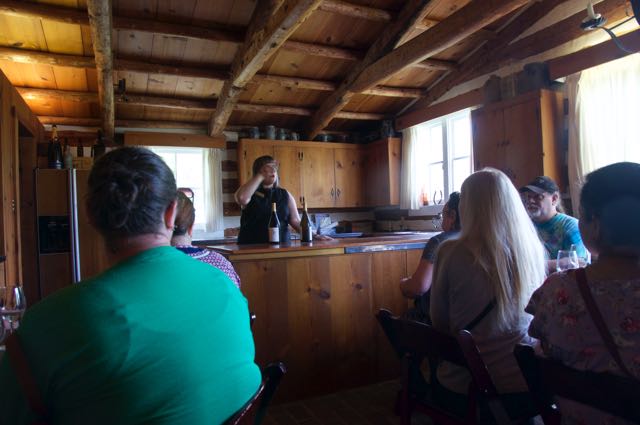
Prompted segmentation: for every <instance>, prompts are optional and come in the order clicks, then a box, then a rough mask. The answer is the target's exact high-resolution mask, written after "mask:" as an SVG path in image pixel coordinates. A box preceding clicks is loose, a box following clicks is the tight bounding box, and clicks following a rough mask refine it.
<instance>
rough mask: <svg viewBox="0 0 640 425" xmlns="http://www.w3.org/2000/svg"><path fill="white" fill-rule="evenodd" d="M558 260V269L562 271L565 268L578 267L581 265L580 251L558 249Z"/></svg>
mask: <svg viewBox="0 0 640 425" xmlns="http://www.w3.org/2000/svg"><path fill="white" fill-rule="evenodd" d="M557 260H558V261H557V262H556V270H557V271H559V272H561V271H564V270H571V269H577V268H578V267H579V263H578V253H577V252H576V251H575V250H573V249H571V250H564V249H561V250H560V251H558V258H557Z"/></svg>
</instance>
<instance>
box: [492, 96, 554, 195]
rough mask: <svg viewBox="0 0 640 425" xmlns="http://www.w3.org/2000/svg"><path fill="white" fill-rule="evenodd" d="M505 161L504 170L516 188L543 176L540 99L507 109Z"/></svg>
mask: <svg viewBox="0 0 640 425" xmlns="http://www.w3.org/2000/svg"><path fill="white" fill-rule="evenodd" d="M504 128H505V141H504V158H505V160H504V161H505V164H504V168H502V171H504V172H505V174H506V175H507V176H509V178H510V179H511V181H512V182H513V184H514V185H515V186H516V187H521V186H523V185H525V184H527V182H529V181H531V179H533V178H534V177H536V176H539V175H542V174H544V170H543V167H542V134H541V131H540V102H539V100H538V98H535V99H531V100H529V101H527V102H523V103H518V104H515V105H513V106H511V107H508V108H505V109H504Z"/></svg>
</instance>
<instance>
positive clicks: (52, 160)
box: [47, 125, 62, 170]
mask: <svg viewBox="0 0 640 425" xmlns="http://www.w3.org/2000/svg"><path fill="white" fill-rule="evenodd" d="M47 163H48V165H49V168H55V169H57V170H61V169H62V148H61V147H60V141H59V140H58V127H56V126H55V125H54V126H52V127H51V140H49V148H48V152H47Z"/></svg>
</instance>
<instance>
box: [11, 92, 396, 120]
mask: <svg viewBox="0 0 640 425" xmlns="http://www.w3.org/2000/svg"><path fill="white" fill-rule="evenodd" d="M16 89H17V90H18V93H20V95H21V96H22V97H23V99H25V100H26V101H27V102H29V101H33V100H36V99H37V100H50V99H56V100H62V101H67V102H97V101H98V94H97V93H95V92H83V91H71V90H56V89H33V88H28V87H16ZM116 104H118V105H131V106H141V107H142V106H145V107H153V108H164V109H170V110H176V111H193V112H214V111H215V104H214V102H212V101H211V100H207V99H184V98H175V97H163V96H148V95H137V94H127V95H126V96H117V97H116ZM234 110H235V111H241V112H257V113H264V114H280V115H298V116H305V117H308V116H311V115H313V113H314V112H315V109H312V108H302V107H297V106H285V105H264V104H250V103H237V104H236V107H235V109H234ZM385 117H386V116H385V115H384V114H376V113H369V112H340V113H338V114H337V115H336V118H342V119H348V120H380V119H384V118H385Z"/></svg>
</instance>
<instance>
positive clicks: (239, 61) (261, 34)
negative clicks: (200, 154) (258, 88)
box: [209, 0, 321, 136]
mask: <svg viewBox="0 0 640 425" xmlns="http://www.w3.org/2000/svg"><path fill="white" fill-rule="evenodd" d="M320 3H321V0H284V1H283V2H282V4H280V5H279V7H278V8H277V10H275V12H271V11H269V12H270V13H266V12H265V10H264V9H268V8H269V4H268V2H266V1H264V2H261V1H259V2H258V4H257V5H256V10H255V11H254V14H253V17H252V22H251V23H250V24H249V30H248V31H247V34H246V36H245V43H244V45H243V46H242V47H241V48H240V49H239V50H238V52H237V53H236V56H235V58H234V60H233V63H232V64H231V76H230V78H229V79H228V80H227V81H225V83H224V86H223V87H222V92H221V93H220V96H219V97H218V103H217V106H216V111H215V113H214V114H213V115H212V116H211V119H210V121H209V135H211V136H215V135H218V134H221V133H222V130H224V128H225V127H226V125H227V122H228V120H229V117H230V116H231V112H232V111H233V107H234V105H235V104H236V103H237V100H238V97H239V95H240V93H241V90H242V89H243V88H244V86H245V85H246V84H247V83H248V82H249V81H250V80H251V78H253V76H254V75H255V74H256V73H257V72H258V71H259V70H260V68H261V67H262V65H263V64H264V63H265V62H266V61H267V60H268V59H269V58H270V57H271V55H272V54H273V53H275V52H276V51H277V49H278V48H279V47H280V46H281V45H282V44H283V43H284V42H285V41H286V40H287V39H288V38H289V36H291V34H293V32H294V31H295V30H296V29H298V27H299V26H300V25H301V24H302V23H303V22H304V21H305V20H306V19H307V18H308V17H309V16H310V15H311V14H312V13H313V11H314V10H315V9H316V8H317V7H318V5H319V4H320ZM269 15H270V16H269ZM264 16H269V18H268V19H266V23H263V21H265V19H264Z"/></svg>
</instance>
